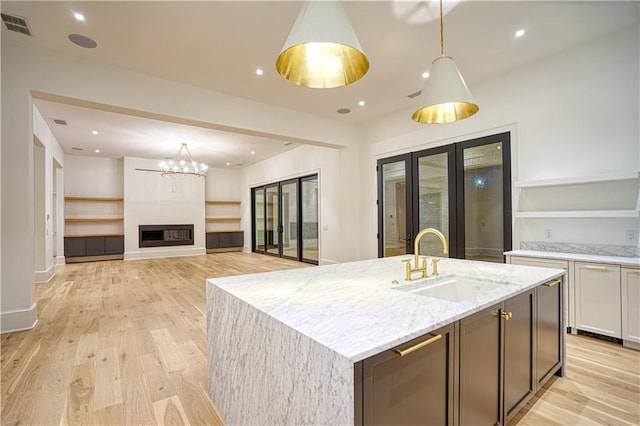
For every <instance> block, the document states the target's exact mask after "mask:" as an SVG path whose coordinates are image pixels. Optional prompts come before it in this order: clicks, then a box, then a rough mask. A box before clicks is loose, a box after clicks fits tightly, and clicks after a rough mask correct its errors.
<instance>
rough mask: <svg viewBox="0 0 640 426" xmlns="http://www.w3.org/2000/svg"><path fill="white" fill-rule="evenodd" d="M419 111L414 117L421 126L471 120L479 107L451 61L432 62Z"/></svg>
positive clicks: (446, 58) (439, 59)
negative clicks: (469, 118)
mask: <svg viewBox="0 0 640 426" xmlns="http://www.w3.org/2000/svg"><path fill="white" fill-rule="evenodd" d="M419 105H420V106H419V108H418V110H417V111H416V112H414V113H413V115H412V116H411V118H412V119H413V120H414V121H417V122H418V123H424V124H435V123H441V124H444V123H452V122H454V121H458V120H462V119H465V118H468V117H471V116H472V115H473V114H475V113H476V112H478V110H479V107H478V105H477V104H476V103H475V101H474V100H473V97H472V96H471V92H469V88H468V87H467V84H466V83H465V82H464V79H463V78H462V75H461V74H460V71H458V67H457V66H456V63H455V62H454V61H453V59H452V58H450V57H448V56H444V57H440V58H438V59H436V60H435V61H433V63H432V64H431V70H430V71H429V77H428V78H427V81H426V82H425V85H424V89H422V94H421V95H420V101H419Z"/></svg>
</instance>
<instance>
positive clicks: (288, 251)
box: [282, 182, 298, 259]
mask: <svg viewBox="0 0 640 426" xmlns="http://www.w3.org/2000/svg"><path fill="white" fill-rule="evenodd" d="M282 226H283V229H282V255H283V256H289V257H294V258H296V259H297V258H298V183H297V182H291V183H287V184H284V185H282Z"/></svg>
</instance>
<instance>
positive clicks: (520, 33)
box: [516, 28, 524, 38]
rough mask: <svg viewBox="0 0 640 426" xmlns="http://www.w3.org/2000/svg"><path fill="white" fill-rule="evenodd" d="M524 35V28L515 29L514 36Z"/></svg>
mask: <svg viewBox="0 0 640 426" xmlns="http://www.w3.org/2000/svg"><path fill="white" fill-rule="evenodd" d="M523 35H524V29H523V28H521V29H519V30H518V31H516V38H520V37H522V36H523Z"/></svg>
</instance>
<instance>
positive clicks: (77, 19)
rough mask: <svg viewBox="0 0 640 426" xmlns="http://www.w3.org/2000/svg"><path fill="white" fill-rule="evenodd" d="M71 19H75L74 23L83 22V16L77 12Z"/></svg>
mask: <svg viewBox="0 0 640 426" xmlns="http://www.w3.org/2000/svg"><path fill="white" fill-rule="evenodd" d="M73 17H74V18H76V21H80V22H84V15H83V14H82V13H79V12H75V13H74V14H73Z"/></svg>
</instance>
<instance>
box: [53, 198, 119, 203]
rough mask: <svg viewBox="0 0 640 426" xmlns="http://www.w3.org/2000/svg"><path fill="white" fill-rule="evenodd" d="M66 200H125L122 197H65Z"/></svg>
mask: <svg viewBox="0 0 640 426" xmlns="http://www.w3.org/2000/svg"><path fill="white" fill-rule="evenodd" d="M64 200H65V201H95V202H100V201H102V202H114V201H124V198H122V197H64Z"/></svg>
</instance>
